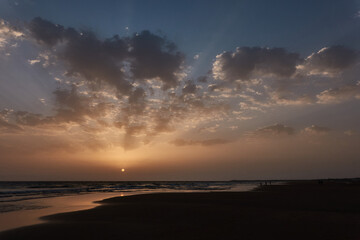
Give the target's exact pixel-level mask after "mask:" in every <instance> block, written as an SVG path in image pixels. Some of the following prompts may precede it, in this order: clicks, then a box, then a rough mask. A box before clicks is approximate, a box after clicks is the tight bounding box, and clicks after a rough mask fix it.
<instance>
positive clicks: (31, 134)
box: [0, 0, 360, 181]
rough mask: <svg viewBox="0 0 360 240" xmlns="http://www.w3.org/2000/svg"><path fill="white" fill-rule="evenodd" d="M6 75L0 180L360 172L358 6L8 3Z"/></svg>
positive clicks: (1, 47)
mask: <svg viewBox="0 0 360 240" xmlns="http://www.w3.org/2000/svg"><path fill="white" fill-rule="evenodd" d="M0 73H1V74H0V180H34V181H37V180H122V181H128V180H234V179H249V180H251V179H312V178H352V177H359V176H360V148H359V146H360V124H359V122H360V108H359V107H360V78H359V75H360V1H358V0H356V1H355V0H348V1H340V0H339V1H331V0H326V1H321V0H319V1H307V0H301V1H296V0H292V1H289V0H286V1H285V0H284V1H265V0H264V1H260V0H258V1H240V0H237V1H231V0H227V1H220V0H219V1H215V0H208V1H201V0H198V1H185V0H183V1H160V0H154V1H145V0H142V1H140V0H138V1H90V0H89V1H40V0H23V1H21V0H0ZM122 169H124V170H125V171H122Z"/></svg>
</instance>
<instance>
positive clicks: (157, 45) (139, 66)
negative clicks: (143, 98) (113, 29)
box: [129, 31, 184, 89]
mask: <svg viewBox="0 0 360 240" xmlns="http://www.w3.org/2000/svg"><path fill="white" fill-rule="evenodd" d="M129 44H130V46H131V47H130V53H129V55H130V57H131V58H132V60H131V71H132V73H133V74H134V77H135V79H142V80H144V79H151V78H159V79H160V80H161V81H162V82H163V88H164V89H168V88H171V87H176V86H177V85H178V78H177V76H176V74H177V73H178V72H180V70H181V66H182V64H183V61H184V55H183V54H182V53H181V52H179V51H176V45H175V44H174V43H173V42H169V41H168V40H166V38H164V37H160V36H157V35H155V34H152V33H151V32H149V31H143V32H141V33H140V34H134V35H133V37H132V38H130V40H129Z"/></svg>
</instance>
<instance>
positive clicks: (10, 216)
mask: <svg viewBox="0 0 360 240" xmlns="http://www.w3.org/2000/svg"><path fill="white" fill-rule="evenodd" d="M125 195H127V193H125ZM117 196H120V194H119V193H93V194H82V195H71V196H62V197H54V198H42V199H36V200H25V201H21V203H19V204H23V205H29V206H36V207H38V208H37V209H31V210H22V211H12V212H6V213H1V214H0V223H1V224H0V231H4V230H8V229H12V228H17V227H22V226H27V225H32V224H38V223H41V222H43V221H42V220H40V219H39V218H40V217H42V216H47V215H51V214H56V213H61V212H72V211H79V210H85V209H89V208H92V207H94V206H96V205H97V203H94V201H100V200H102V199H104V198H111V197H117ZM121 196H124V194H121ZM41 206H47V207H45V208H41ZM34 208H35V207H34Z"/></svg>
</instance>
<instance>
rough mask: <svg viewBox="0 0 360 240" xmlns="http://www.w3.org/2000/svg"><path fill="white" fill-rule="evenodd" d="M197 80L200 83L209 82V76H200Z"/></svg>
mask: <svg viewBox="0 0 360 240" xmlns="http://www.w3.org/2000/svg"><path fill="white" fill-rule="evenodd" d="M196 81H197V82H200V83H207V82H208V77H207V76H200V77H198V78H197V79H196Z"/></svg>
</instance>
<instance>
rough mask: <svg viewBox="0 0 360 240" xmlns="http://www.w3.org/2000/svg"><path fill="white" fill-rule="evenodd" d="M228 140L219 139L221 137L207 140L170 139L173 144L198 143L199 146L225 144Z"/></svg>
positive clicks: (190, 144) (186, 144) (192, 144)
mask: <svg viewBox="0 0 360 240" xmlns="http://www.w3.org/2000/svg"><path fill="white" fill-rule="evenodd" d="M229 142H230V141H229V140H226V139H221V138H214V139H207V140H184V139H176V140H174V141H171V142H170V143H171V144H174V145H175V146H179V147H182V146H194V145H200V146H212V145H219V144H226V143H229Z"/></svg>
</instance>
